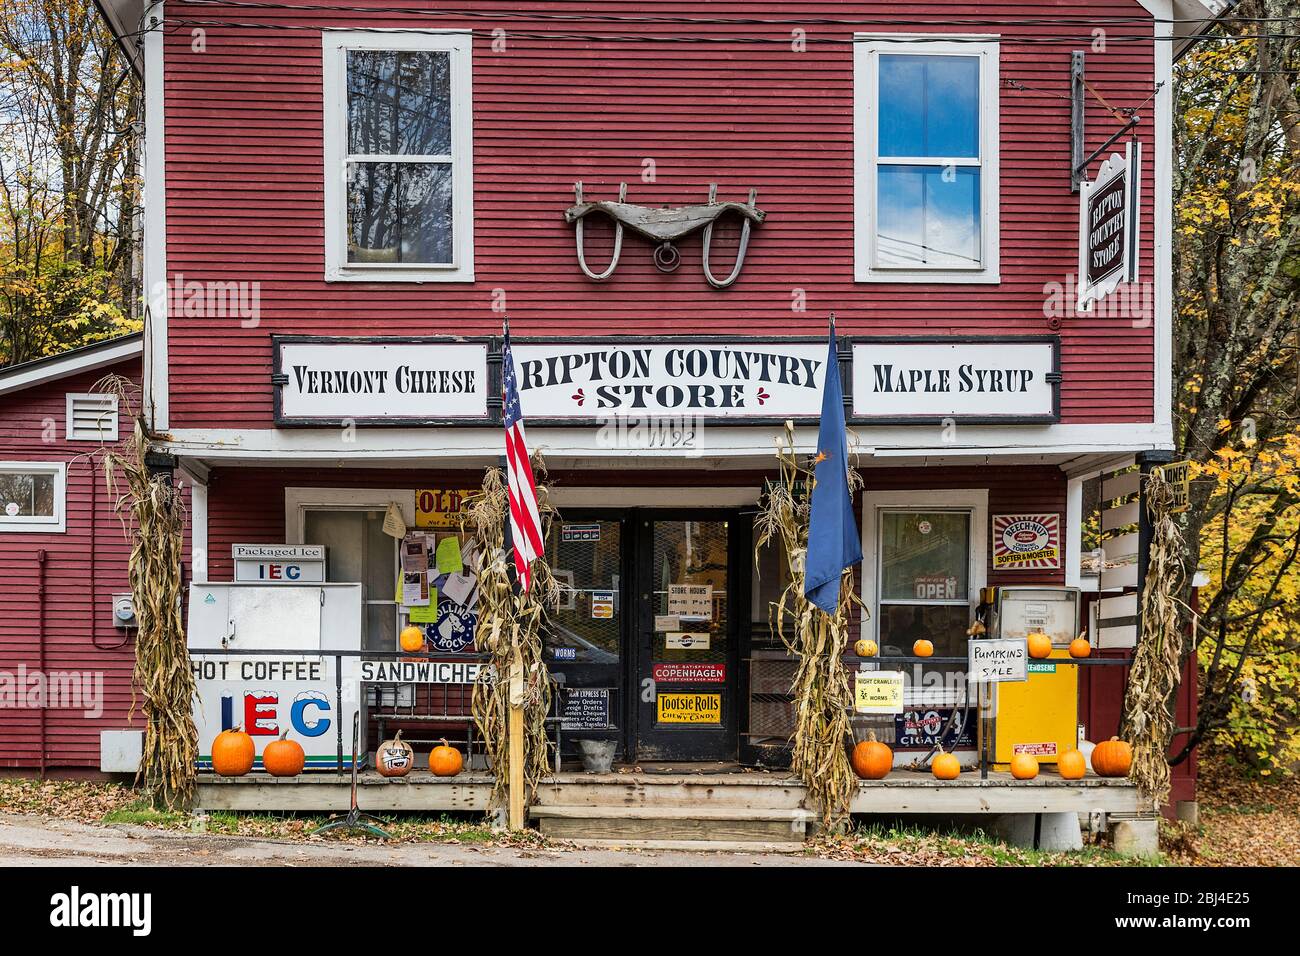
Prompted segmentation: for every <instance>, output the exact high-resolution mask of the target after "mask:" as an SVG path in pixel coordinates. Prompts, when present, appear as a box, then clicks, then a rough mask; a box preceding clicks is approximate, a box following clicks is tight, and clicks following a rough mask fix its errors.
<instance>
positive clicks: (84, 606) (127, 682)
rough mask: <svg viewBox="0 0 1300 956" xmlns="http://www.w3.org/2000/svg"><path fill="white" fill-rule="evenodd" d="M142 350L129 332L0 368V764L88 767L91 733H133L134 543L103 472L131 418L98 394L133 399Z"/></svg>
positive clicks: (97, 749) (95, 740) (96, 764)
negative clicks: (123, 389) (126, 599)
mask: <svg viewBox="0 0 1300 956" xmlns="http://www.w3.org/2000/svg"><path fill="white" fill-rule="evenodd" d="M142 352H143V341H142V337H141V336H140V335H139V334H136V335H129V336H125V337H122V338H116V339H110V340H108V341H106V342H101V343H98V344H96V345H90V346H86V347H84V348H80V349H76V350H73V351H71V352H65V353H64V354H62V355H56V356H53V357H50V358H43V359H39V360H37V361H33V362H27V363H24V364H21V365H13V366H10V367H8V368H5V369H0V579H2V580H3V584H0V591H3V593H4V596H5V613H4V615H3V617H0V767H4V768H21V769H23V770H32V771H40V772H51V773H69V772H72V773H76V772H86V771H90V772H94V771H98V770H99V769H100V767H101V734H102V733H103V732H105V731H107V732H110V734H111V733H112V732H114V731H120V730H123V729H128V728H129V727H131V726H134V727H135V728H136V729H137V730H138V729H140V728H141V727H142V726H143V725H142V723H141V720H140V717H139V715H138V714H137V715H135V718H134V722H132V721H131V714H130V712H131V704H132V694H131V672H132V668H133V667H134V664H135V654H134V650H135V648H134V642H133V638H134V633H133V631H132V630H131V628H130V627H128V626H127V625H129V624H131V623H132V622H133V618H132V617H131V616H130V606H129V603H128V604H127V606H126V608H125V610H124V611H123V613H122V615H121V616H119V614H118V610H119V608H118V603H119V602H118V601H117V600H116V599H117V598H119V597H120V596H121V595H124V594H129V591H130V584H129V583H128V581H127V571H126V568H127V556H128V555H129V553H130V550H131V546H130V542H129V540H128V539H127V535H126V529H125V527H124V525H123V522H122V519H121V518H120V517H119V516H118V514H117V513H116V510H115V506H116V495H114V494H113V493H112V492H110V491H109V490H108V488H107V486H106V484H105V481H104V472H103V468H102V460H103V449H104V446H105V445H106V444H113V443H115V442H116V441H117V439H118V437H119V433H121V434H122V435H125V434H126V432H127V430H129V429H130V428H131V422H130V419H129V418H128V417H127V415H126V410H125V409H120V408H119V407H118V402H117V399H116V397H115V396H114V395H110V394H106V393H104V392H102V391H97V390H96V384H97V383H99V382H100V381H101V380H102V379H103V378H104V377H105V376H107V375H110V374H115V375H120V376H122V377H123V378H126V379H128V380H129V381H130V382H132V383H133V384H134V385H135V387H136V388H137V390H138V388H139V384H140V371H141V353H142ZM108 744H109V746H108V750H109V751H110V755H111V754H112V753H118V752H119V751H120V750H121V748H122V746H123V741H122V740H121V739H120V738H117V737H111V738H110V740H109V741H108ZM127 750H128V753H129V746H128V748H127ZM137 751H138V748H137ZM106 769H110V770H111V769H117V770H124V769H126V767H125V766H114V765H113V764H112V762H111V759H110V762H109V764H108V766H107V768H106Z"/></svg>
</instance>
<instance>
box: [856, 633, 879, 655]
mask: <svg viewBox="0 0 1300 956" xmlns="http://www.w3.org/2000/svg"><path fill="white" fill-rule="evenodd" d="M879 650H880V648H878V647H877V646H876V642H875V641H872V640H868V639H867V638H865V637H862V638H859V639H858V640H857V641H855V642H854V644H853V652H854V653H855V654H857V655H858V657H875V656H876V652H877V651H879Z"/></svg>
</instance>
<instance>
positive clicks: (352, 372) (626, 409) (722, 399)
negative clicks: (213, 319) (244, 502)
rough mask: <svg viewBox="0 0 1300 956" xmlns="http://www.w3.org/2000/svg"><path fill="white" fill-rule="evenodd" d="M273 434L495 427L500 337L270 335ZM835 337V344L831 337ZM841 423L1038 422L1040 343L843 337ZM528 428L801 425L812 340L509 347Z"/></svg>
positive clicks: (1053, 405) (1046, 349)
mask: <svg viewBox="0 0 1300 956" xmlns="http://www.w3.org/2000/svg"><path fill="white" fill-rule="evenodd" d="M273 341H274V346H275V361H274V369H273V372H272V379H271V380H272V384H273V386H274V387H275V413H276V416H275V420H276V424H278V425H282V426H285V425H308V426H310V425H315V426H326V425H347V424H355V425H393V424H424V425H486V424H490V423H492V422H495V421H497V420H499V415H500V408H499V403H491V402H489V396H496V395H497V394H499V391H500V363H501V360H502V356H501V351H500V348H499V342H498V341H497V340H494V339H489V338H451V337H446V338H432V337H412V338H387V337H380V338H373V339H358V338H333V339H331V338H324V337H311V336H279V335H277V336H274V337H273ZM846 341H847V340H846ZM851 342H852V350H851V353H848V354H846V353H845V352H844V351H843V350H841V361H844V359H845V358H850V357H851V360H852V374H851V375H848V376H846V378H847V381H848V383H849V384H850V386H851V387H850V388H848V389H846V393H847V394H846V396H845V397H846V399H847V400H848V401H849V402H850V403H851V405H852V410H853V414H852V419H853V421H855V422H859V423H864V424H870V423H880V424H886V423H900V424H922V423H928V422H935V421H942V420H946V419H953V420H956V421H966V422H974V421H990V422H1008V423H1011V422H1014V423H1023V422H1051V421H1056V420H1057V418H1058V417H1059V407H1060V402H1059V394H1060V382H1061V374H1060V341H1059V339H1058V338H1056V337H1055V336H1050V335H1049V336H998V337H993V336H938V337H930V336H891V337H877V338H872V337H864V338H854V339H852V340H851ZM512 352H513V357H514V362H515V378H516V381H517V382H518V383H519V395H520V400H521V401H522V403H523V405H524V411H525V414H526V415H527V416H528V420H529V422H530V424H542V425H545V424H557V425H559V424H565V425H568V424H579V423H583V422H591V423H598V422H601V421H604V420H607V419H611V418H614V419H626V420H636V419H655V418H666V417H669V416H691V417H692V418H703V419H711V420H715V421H726V422H750V423H772V422H780V421H782V420H784V419H787V418H789V419H796V420H801V421H806V422H812V421H816V420H817V419H818V418H819V417H820V414H821V401H822V395H821V392H822V383H823V381H824V380H825V374H826V368H825V366H826V344H825V340H824V339H820V338H818V339H811V338H767V339H765V338H747V337H745V336H726V337H723V336H698V337H692V336H682V337H674V336H666V337H659V338H650V337H637V336H632V337H616V336H607V337H602V338H580V339H577V338H573V339H529V338H516V339H515V340H514V342H513V345H512Z"/></svg>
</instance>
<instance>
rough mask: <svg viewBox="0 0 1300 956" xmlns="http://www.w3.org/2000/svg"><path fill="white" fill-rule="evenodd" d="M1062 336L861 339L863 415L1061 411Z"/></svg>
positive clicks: (858, 403)
mask: <svg viewBox="0 0 1300 956" xmlns="http://www.w3.org/2000/svg"><path fill="white" fill-rule="evenodd" d="M1058 347H1059V345H1058V342H1057V340H1056V339H1055V338H1052V337H1041V338H1037V339H1025V338H1020V339H979V340H972V339H929V338H926V339H922V338H915V339H910V340H909V339H906V338H897V339H874V340H873V339H859V340H857V341H855V342H854V343H853V415H854V418H855V419H857V420H858V421H880V422H895V421H896V422H904V423H906V422H913V423H914V422H941V421H943V420H944V419H952V420H954V421H963V420H964V421H971V420H994V421H996V420H1007V421H1016V422H1051V421H1055V420H1056V418H1057V390H1058V387H1059V384H1060V373H1059V371H1058V360H1057V353H1058Z"/></svg>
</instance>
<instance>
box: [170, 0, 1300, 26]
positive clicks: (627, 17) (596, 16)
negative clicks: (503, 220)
mask: <svg viewBox="0 0 1300 956" xmlns="http://www.w3.org/2000/svg"><path fill="white" fill-rule="evenodd" d="M183 2H184V4H185V5H186V6H216V7H243V8H249V9H264V10H301V11H304V12H309V13H321V12H335V11H337V12H347V13H367V14H372V15H373V14H376V13H391V14H394V15H400V16H429V17H443V18H449V19H460V20H510V21H521V20H523V21H529V20H531V21H541V22H545V21H553V22H563V23H641V24H668V25H684V26H715V25H716V26H792V27H799V26H807V25H809V24H811V25H813V26H850V27H851V26H951V25H955V24H954V23H953V21H954V20H960V21H961V24H962V25H963V26H1021V25H1024V26H1053V25H1058V24H1065V23H1070V24H1083V25H1087V26H1113V25H1123V24H1130V23H1132V24H1138V25H1146V24H1195V23H1206V22H1208V21H1207V20H1206V19H1205V18H1196V17H1192V18H1170V19H1166V18H1161V17H1151V16H1131V17H1123V16H1111V17H1104V16H1097V15H1095V14H1094V15H1088V14H1079V15H1076V16H1072V15H1069V14H1057V15H1054V16H1051V17H1008V18H1000V19H999V18H989V17H987V16H986V15H985V14H982V13H977V12H952V13H947V14H945V15H944V16H943V17H941V18H940V17H935V18H929V19H921V20H904V19H901V18H899V17H691V16H680V15H679V16H670V15H656V14H617V13H592V12H584V13H553V12H545V11H531V12H526V11H515V10H502V11H493V10H447V9H442V10H412V9H410V8H409V7H383V6H373V5H372V6H353V5H345V4H314V3H313V4H308V3H287V2H284V0H183ZM1220 19H1221V20H1224V21H1227V20H1232V21H1234V22H1239V23H1292V22H1294V21H1295V18H1294V17H1237V16H1231V15H1228V16H1224V17H1222V18H1220Z"/></svg>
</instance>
